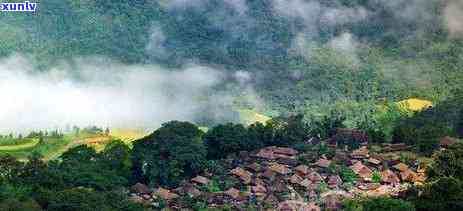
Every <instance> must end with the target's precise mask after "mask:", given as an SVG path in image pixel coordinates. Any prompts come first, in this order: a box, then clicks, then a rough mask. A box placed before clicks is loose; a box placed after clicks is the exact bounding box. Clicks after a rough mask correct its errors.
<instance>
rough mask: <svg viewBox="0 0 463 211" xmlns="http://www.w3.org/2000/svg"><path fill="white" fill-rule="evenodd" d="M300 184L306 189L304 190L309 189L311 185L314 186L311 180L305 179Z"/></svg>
mask: <svg viewBox="0 0 463 211" xmlns="http://www.w3.org/2000/svg"><path fill="white" fill-rule="evenodd" d="M298 184H299V185H300V186H302V187H304V188H309V187H310V185H312V182H311V181H310V180H308V179H304V180H302V181H300V182H299V183H298Z"/></svg>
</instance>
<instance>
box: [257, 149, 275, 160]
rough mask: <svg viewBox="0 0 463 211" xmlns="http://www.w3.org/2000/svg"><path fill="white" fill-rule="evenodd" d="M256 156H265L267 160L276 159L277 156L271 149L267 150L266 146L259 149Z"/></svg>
mask: <svg viewBox="0 0 463 211" xmlns="http://www.w3.org/2000/svg"><path fill="white" fill-rule="evenodd" d="M255 157H258V158H263V159H266V160H274V159H275V158H276V157H275V155H274V154H273V152H272V151H269V150H267V149H265V148H264V149H261V150H259V152H257V154H256V155H255Z"/></svg>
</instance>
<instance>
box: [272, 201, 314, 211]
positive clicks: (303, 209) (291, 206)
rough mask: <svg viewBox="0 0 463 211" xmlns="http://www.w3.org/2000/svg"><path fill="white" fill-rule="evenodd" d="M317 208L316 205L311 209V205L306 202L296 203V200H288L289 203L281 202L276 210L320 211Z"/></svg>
mask: <svg viewBox="0 0 463 211" xmlns="http://www.w3.org/2000/svg"><path fill="white" fill-rule="evenodd" d="M315 206H316V205H314V206H312V208H311V207H310V206H309V204H307V203H305V202H302V201H296V200H287V201H283V202H280V203H279V204H278V207H277V209H276V210H278V211H318V210H317V209H316V208H315ZM314 208H315V210H314Z"/></svg>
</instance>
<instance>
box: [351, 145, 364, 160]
mask: <svg viewBox="0 0 463 211" xmlns="http://www.w3.org/2000/svg"><path fill="white" fill-rule="evenodd" d="M350 156H351V157H352V158H360V159H361V158H367V157H368V148H367V147H366V146H363V147H360V148H359V149H357V150H354V151H352V153H351V154H350Z"/></svg>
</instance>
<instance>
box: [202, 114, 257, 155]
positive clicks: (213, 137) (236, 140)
mask: <svg viewBox="0 0 463 211" xmlns="http://www.w3.org/2000/svg"><path fill="white" fill-rule="evenodd" d="M204 144H206V147H207V158H208V159H221V158H225V157H227V155H229V154H232V153H238V152H239V151H241V150H247V149H248V148H249V144H250V143H249V141H248V134H247V130H246V128H245V127H244V126H243V125H241V124H233V123H228V124H225V125H217V126H215V127H214V128H212V129H211V130H209V131H207V133H206V134H205V135H204Z"/></svg>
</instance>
